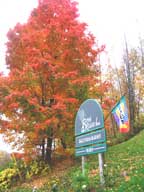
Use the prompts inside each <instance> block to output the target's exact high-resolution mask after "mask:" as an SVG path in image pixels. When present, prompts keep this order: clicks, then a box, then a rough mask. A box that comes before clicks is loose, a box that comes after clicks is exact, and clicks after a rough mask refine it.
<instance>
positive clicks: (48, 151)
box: [45, 137, 53, 165]
mask: <svg viewBox="0 0 144 192" xmlns="http://www.w3.org/2000/svg"><path fill="white" fill-rule="evenodd" d="M52 141H53V139H52V137H48V138H47V147H46V156H45V161H46V162H47V163H48V164H49V165H51V159H52Z"/></svg>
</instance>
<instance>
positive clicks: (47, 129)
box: [0, 0, 101, 163]
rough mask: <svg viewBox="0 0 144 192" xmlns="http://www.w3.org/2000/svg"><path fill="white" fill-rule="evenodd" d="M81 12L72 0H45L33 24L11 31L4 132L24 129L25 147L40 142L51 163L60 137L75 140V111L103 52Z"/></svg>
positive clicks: (3, 93)
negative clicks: (81, 18) (53, 151)
mask: <svg viewBox="0 0 144 192" xmlns="http://www.w3.org/2000/svg"><path fill="white" fill-rule="evenodd" d="M78 16H79V14H78V9H77V4H76V2H74V1H72V0H55V1H53V0H39V5H38V7H37V8H36V9H34V10H33V11H32V13H31V15H30V17H29V19H28V21H27V23H25V24H23V25H21V24H17V25H16V26H15V28H14V29H11V30H9V32H8V42H7V53H6V64H7V67H8V68H9V70H10V72H9V75H8V76H7V77H2V76H1V81H2V82H3V83H2V84H1V85H2V86H1V89H0V97H1V98H0V100H1V113H2V114H3V115H2V116H1V121H0V122H1V131H2V132H5V133H6V131H8V132H7V133H10V132H11V133H12V131H11V130H14V132H13V133H22V134H23V135H24V136H23V138H24V139H23V141H22V144H23V148H24V149H25V151H28V152H30V149H34V148H35V149H36V148H37V146H40V150H41V154H42V158H43V159H45V160H47V161H48V162H49V163H50V162H51V155H52V149H53V145H52V144H53V141H54V139H55V138H57V139H59V140H60V141H61V144H62V146H63V147H64V148H66V147H67V146H71V145H73V144H74V142H73V138H74V116H75V113H76V110H77V108H78V106H79V104H80V103H81V102H82V101H83V100H84V99H86V98H87V97H88V91H89V87H91V86H92V84H93V83H94V79H93V70H92V69H93V67H92V66H93V64H94V62H95V61H96V60H97V55H98V54H99V52H100V51H101V49H99V48H98V47H97V45H96V43H95V38H94V36H93V35H92V34H91V33H89V32H88V29H87V25H86V24H85V23H82V22H80V21H79V20H78ZM4 117H5V118H4Z"/></svg>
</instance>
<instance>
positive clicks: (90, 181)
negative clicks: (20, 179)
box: [13, 131, 144, 192]
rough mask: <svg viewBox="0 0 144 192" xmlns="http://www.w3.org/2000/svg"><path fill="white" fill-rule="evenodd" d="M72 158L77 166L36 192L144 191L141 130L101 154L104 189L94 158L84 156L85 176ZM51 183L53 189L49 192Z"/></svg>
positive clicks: (143, 153)
mask: <svg viewBox="0 0 144 192" xmlns="http://www.w3.org/2000/svg"><path fill="white" fill-rule="evenodd" d="M76 159H77V160H76V161H77V162H79V163H76V165H75V167H73V168H70V169H69V170H67V171H65V173H64V174H63V177H60V178H58V177H57V176H55V178H51V181H48V182H47V183H46V184H45V186H43V187H42V188H41V189H39V190H38V192H45V191H59V192H77V191H78V192H81V191H87V192H88V191H90V189H93V191H94V189H95V190H96V191H97V192H143V191H144V182H143V181H144V131H141V132H140V133H139V134H138V135H136V136H135V137H133V138H132V139H130V140H128V141H126V142H123V143H121V144H118V145H115V146H112V147H108V150H107V152H106V153H105V167H104V175H105V186H104V187H101V186H100V178H99V173H98V156H97V155H92V156H89V157H88V160H87V163H86V172H87V174H86V176H85V177H83V176H82V175H81V168H80V161H81V158H76ZM92 170H95V171H96V174H95V175H94V176H93V177H90V173H91V171H92ZM55 182H56V184H57V189H55V190H52V186H53V184H55ZM50 186H51V187H50ZM84 186H86V190H84V189H83V187H84ZM18 191H22V188H21V189H20V190H18V189H17V190H15V191H13V192H18ZM23 191H26V190H23ZM27 191H30V189H29V190H28V189H27Z"/></svg>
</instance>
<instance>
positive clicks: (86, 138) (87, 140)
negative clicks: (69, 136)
mask: <svg viewBox="0 0 144 192" xmlns="http://www.w3.org/2000/svg"><path fill="white" fill-rule="evenodd" d="M105 141H106V133H105V129H101V130H97V131H93V132H91V133H89V134H84V135H81V136H78V137H76V147H83V146H87V145H91V144H95V143H101V142H105Z"/></svg>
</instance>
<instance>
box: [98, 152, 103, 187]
mask: <svg viewBox="0 0 144 192" xmlns="http://www.w3.org/2000/svg"><path fill="white" fill-rule="evenodd" d="M98 160H99V172H100V183H101V185H102V186H103V185H104V184H105V179H104V171H103V156H102V153H98Z"/></svg>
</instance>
